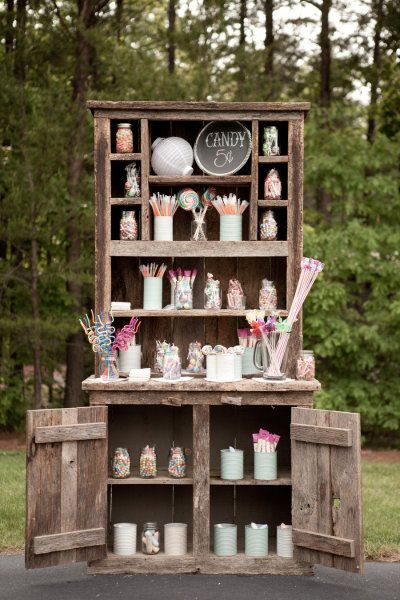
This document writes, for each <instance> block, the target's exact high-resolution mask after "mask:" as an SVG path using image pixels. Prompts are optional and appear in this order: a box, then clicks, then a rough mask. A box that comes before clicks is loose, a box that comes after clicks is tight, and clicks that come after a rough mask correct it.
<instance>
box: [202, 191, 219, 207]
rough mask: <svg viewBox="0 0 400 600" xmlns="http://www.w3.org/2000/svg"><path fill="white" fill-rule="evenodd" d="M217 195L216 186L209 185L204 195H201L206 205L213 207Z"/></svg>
mask: <svg viewBox="0 0 400 600" xmlns="http://www.w3.org/2000/svg"><path fill="white" fill-rule="evenodd" d="M216 197H217V190H216V189H215V188H214V187H209V188H207V189H206V190H204V192H203V195H202V197H201V199H202V202H203V204H204V206H208V207H211V206H212V200H215V198H216Z"/></svg>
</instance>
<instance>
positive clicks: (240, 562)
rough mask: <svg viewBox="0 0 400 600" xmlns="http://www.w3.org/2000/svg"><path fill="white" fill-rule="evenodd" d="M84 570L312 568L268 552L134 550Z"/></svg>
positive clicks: (293, 571)
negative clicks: (154, 552)
mask: <svg viewBox="0 0 400 600" xmlns="http://www.w3.org/2000/svg"><path fill="white" fill-rule="evenodd" d="M88 571H89V573H91V574H96V573H157V574H158V575H162V574H169V573H198V572H200V573H209V574H235V575H259V574H265V575H312V568H311V566H310V565H309V564H308V563H303V562H300V561H297V560H295V559H292V558H282V557H280V556H277V555H276V554H273V553H271V554H269V555H268V556H266V557H265V558H253V557H249V556H246V555H245V554H244V553H238V554H236V555H235V556H216V555H215V554H212V553H209V554H206V555H203V556H198V557H196V556H194V555H193V554H186V555H185V556H167V555H165V554H164V553H163V552H160V554H157V555H155V556H146V555H144V554H141V553H138V554H135V555H134V556H117V555H115V554H113V553H111V552H109V553H108V554H107V558H105V559H104V560H98V561H94V562H91V563H89V567H88Z"/></svg>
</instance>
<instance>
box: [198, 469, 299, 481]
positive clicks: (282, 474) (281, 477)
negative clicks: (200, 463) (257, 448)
mask: <svg viewBox="0 0 400 600" xmlns="http://www.w3.org/2000/svg"><path fill="white" fill-rule="evenodd" d="M210 485H292V478H291V472H290V468H289V467H279V468H278V479H271V480H268V481H261V480H260V479H254V477H253V474H252V473H245V475H244V478H243V479H237V480H233V479H232V480H231V479H221V477H220V476H219V474H217V473H216V472H215V471H213V470H212V471H211V473H210Z"/></svg>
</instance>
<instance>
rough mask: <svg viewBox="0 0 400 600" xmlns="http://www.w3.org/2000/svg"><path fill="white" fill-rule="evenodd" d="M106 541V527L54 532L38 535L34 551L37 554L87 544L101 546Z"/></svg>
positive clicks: (34, 540)
mask: <svg viewBox="0 0 400 600" xmlns="http://www.w3.org/2000/svg"><path fill="white" fill-rule="evenodd" d="M105 541H106V539H105V529H104V527H99V528H98V529H83V530H82V531H69V532H68V533H53V534H51V535H40V536H36V537H35V538H34V539H33V551H34V553H35V554H48V553H50V552H62V551H63V550H64V551H65V550H71V549H74V548H83V547H86V546H100V545H102V544H105Z"/></svg>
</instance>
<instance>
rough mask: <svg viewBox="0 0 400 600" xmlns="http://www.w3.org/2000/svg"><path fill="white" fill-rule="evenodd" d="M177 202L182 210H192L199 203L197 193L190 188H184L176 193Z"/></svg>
mask: <svg viewBox="0 0 400 600" xmlns="http://www.w3.org/2000/svg"><path fill="white" fill-rule="evenodd" d="M178 200H179V204H180V205H181V207H182V208H183V210H192V209H194V208H197V207H198V206H199V204H200V200H199V195H198V193H197V192H195V191H194V190H192V189H191V188H184V189H183V190H181V191H180V192H179V193H178Z"/></svg>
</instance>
